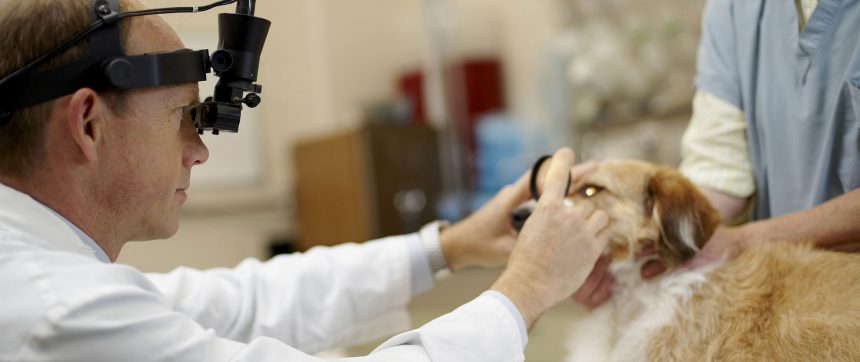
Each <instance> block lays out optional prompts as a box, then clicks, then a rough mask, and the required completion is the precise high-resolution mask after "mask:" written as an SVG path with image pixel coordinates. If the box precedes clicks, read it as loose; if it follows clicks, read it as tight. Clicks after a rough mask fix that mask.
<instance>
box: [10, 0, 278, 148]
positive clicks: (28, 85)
mask: <svg viewBox="0 0 860 362" xmlns="http://www.w3.org/2000/svg"><path fill="white" fill-rule="evenodd" d="M232 3H237V4H236V13H226V14H219V15H218V33H219V41H218V49H217V50H216V51H215V52H213V53H212V55H211V56H210V55H209V51H208V50H196V51H195V50H187V49H184V50H177V51H173V52H167V53H154V54H143V55H132V56H129V55H125V54H124V53H123V51H122V48H121V45H120V29H119V24H118V23H119V21H120V20H122V19H124V18H129V17H135V16H144V15H155V14H171V13H197V12H201V11H207V10H210V9H212V8H215V7H219V6H223V5H228V4H232ZM255 5H256V0H225V1H218V2H214V3H212V4H209V5H206V6H199V7H172V8H161V9H151V10H142V11H132V12H125V13H122V12H120V9H119V0H94V1H93V8H92V18H93V23H92V24H91V25H90V26H89V27H87V28H86V29H84V30H83V31H81V32H80V33H78V34H77V35H75V36H73V37H72V38H70V39H69V40H67V41H66V42H64V43H62V44H60V45H59V46H57V47H56V48H54V49H52V50H51V51H49V52H47V53H45V54H43V55H41V56H40V57H38V58H37V59H35V60H33V61H32V62H30V63H29V64H27V65H26V66H24V67H22V68H20V69H18V70H16V71H14V72H12V73H11V74H9V75H8V76H6V77H5V78H3V79H2V80H0V127H2V126H3V125H4V124H6V123H7V122H9V121H10V120H11V118H12V115H13V114H14V112H15V111H18V110H21V109H24V108H27V107H30V106H34V105H37V104H40V103H43V102H46V101H50V100H52V99H56V98H59V97H62V96H65V95H68V94H71V93H74V92H75V91H76V90H78V89H81V88H92V89H93V90H96V91H107V90H114V89H132V88H143V87H157V86H165V85H175V84H183V83H194V82H200V81H204V80H206V74H207V73H209V72H210V71H213V70H214V73H215V75H216V76H218V77H220V79H219V81H218V84H217V85H216V86H215V92H214V94H213V95H212V96H211V97H207V98H206V100H205V101H204V102H203V103H200V104H197V105H195V106H193V107H191V108H190V109H189V110H188V112H189V115H190V116H191V117H192V119H193V121H194V127H196V128H197V130H198V131H199V132H200V133H203V131H204V130H211V131H212V133H213V134H218V133H219V132H220V131H229V132H238V131H239V121H240V119H241V112H242V106H243V105H245V106H248V107H251V108H253V107H256V106H257V105H259V104H260V102H261V99H260V96H259V95H258V94H257V93H260V92H261V91H262V86H261V85H259V84H255V83H254V82H256V80H257V70H258V68H259V65H260V53H261V52H262V51H263V45H264V43H265V42H266V35H267V34H268V32H269V26H270V25H271V22H269V21H268V20H266V19H262V18H258V17H255V16H254V8H255ZM87 37H89V45H88V48H87V51H86V54H84V56H82V57H81V58H79V59H77V60H75V61H73V62H70V63H66V64H63V65H60V66H57V67H54V68H51V69H48V70H44V71H40V72H34V69H35V68H36V67H37V66H39V65H40V64H43V63H44V62H45V61H47V60H49V59H51V58H53V57H55V56H57V55H58V54H61V53H62V52H64V51H66V50H67V49H69V48H70V47H72V46H73V45H75V44H77V43H78V42H80V41H81V40H83V39H85V38H87ZM245 93H249V94H248V95H247V96H245Z"/></svg>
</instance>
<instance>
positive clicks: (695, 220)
mask: <svg viewBox="0 0 860 362" xmlns="http://www.w3.org/2000/svg"><path fill="white" fill-rule="evenodd" d="M589 186H596V187H597V189H596V190H599V192H597V193H596V194H594V195H592V196H586V194H587V192H585V191H584V190H585V189H587V188H588V187H589ZM573 189H574V190H582V191H577V192H575V193H574V194H573V195H572V196H570V197H569V199H570V200H572V201H573V202H574V203H575V204H576V203H591V204H592V205H593V206H594V207H595V209H598V210H603V211H605V212H606V213H607V214H608V215H609V218H610V221H609V225H608V232H609V235H610V245H609V247H608V250H607V253H608V254H609V255H610V257H611V260H612V261H611V263H610V271H611V272H612V273H613V274H614V276H615V279H616V283H615V286H614V289H613V291H614V295H613V297H612V299H610V301H609V302H607V303H606V304H604V305H603V306H601V307H599V308H598V309H596V310H595V311H594V312H593V313H592V314H590V315H589V316H587V317H585V318H584V319H583V320H581V321H579V322H578V323H577V324H576V325H575V326H574V328H573V333H572V335H571V337H570V340H569V343H568V347H569V350H570V353H571V354H570V356H569V361H640V360H651V361H700V360H705V361H715V360H719V361H763V360H775V361H813V360H828V361H849V360H852V361H856V360H860V340H858V339H860V256H858V255H855V254H845V253H837V252H830V251H824V250H818V249H813V248H812V247H811V246H810V245H809V244H804V243H797V242H788V241H786V242H782V243H770V244H760V245H758V246H755V247H752V248H749V249H747V250H746V251H744V252H743V253H742V254H741V255H740V256H739V257H737V258H736V259H734V260H732V261H728V262H722V261H717V262H714V263H712V264H710V265H705V266H703V267H700V268H698V269H696V270H688V269H686V268H678V267H679V266H680V265H681V264H682V263H683V262H685V261H686V260H688V259H689V258H691V257H692V256H693V255H695V253H696V252H697V251H698V250H699V249H700V248H701V247H702V246H703V245H704V243H705V242H706V241H707V240H708V239H709V238H710V236H711V235H712V234H713V232H714V230H715V229H716V227H717V226H718V224H719V216H718V214H717V212H716V210H714V209H713V207H711V205H710V204H709V203H708V201H707V199H706V198H705V197H704V196H702V195H701V194H700V193H699V192H698V190H697V189H696V187H695V186H693V185H692V184H691V183H690V182H689V181H688V180H686V179H685V178H684V177H683V176H681V174H680V173H678V172H677V171H676V170H674V169H671V168H666V167H658V166H654V165H652V164H648V163H644V162H638V161H605V162H602V163H601V165H600V167H599V168H598V170H597V171H596V172H594V173H592V174H590V175H588V176H586V177H584V178H583V179H582V180H580V181H578V182H577V184H576V185H574V188H573ZM593 190H594V189H592V191H593ZM647 243H654V245H656V246H657V250H658V253H657V255H655V256H654V257H655V258H659V259H660V260H662V261H663V262H664V263H665V264H667V265H668V266H669V271H667V272H666V273H664V274H662V275H661V276H659V277H656V278H654V279H653V280H643V279H642V278H641V277H640V274H639V270H640V267H641V265H642V264H643V263H644V262H646V261H647V260H639V261H636V260H635V258H634V255H635V254H636V253H637V252H638V251H639V250H640V249H641V248H642V247H643V245H645V244H647Z"/></svg>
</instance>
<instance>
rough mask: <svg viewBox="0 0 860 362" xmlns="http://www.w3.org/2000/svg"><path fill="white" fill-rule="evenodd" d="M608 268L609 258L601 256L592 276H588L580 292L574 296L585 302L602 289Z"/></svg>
mask: <svg viewBox="0 0 860 362" xmlns="http://www.w3.org/2000/svg"><path fill="white" fill-rule="evenodd" d="M608 266H609V258H608V257H607V256H605V255H602V256H600V258H598V259H597V263H595V264H594V269H592V270H591V274H590V275H588V278H586V279H585V283H583V284H582V286H581V287H579V290H577V291H576V293H575V294H574V295H576V296H577V298H578V299H583V300H584V299H585V298H588V296H590V295H591V294H592V293H594V291H595V290H597V288H598V287H600V282H601V281H602V280H603V279H604V278H605V276H606V274H607V268H608Z"/></svg>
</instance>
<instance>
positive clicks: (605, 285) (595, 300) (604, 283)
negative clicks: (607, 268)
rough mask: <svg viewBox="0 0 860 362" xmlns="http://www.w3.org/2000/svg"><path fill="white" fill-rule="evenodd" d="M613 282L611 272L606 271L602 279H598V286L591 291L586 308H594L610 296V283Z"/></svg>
mask: <svg viewBox="0 0 860 362" xmlns="http://www.w3.org/2000/svg"><path fill="white" fill-rule="evenodd" d="M614 282H615V278H613V277H612V274H610V273H606V275H605V276H604V278H603V280H601V281H600V284H599V285H598V288H597V289H596V290H595V291H594V292H593V293H591V298H589V301H588V308H589V309H595V308H597V307H599V306H601V305H603V303H605V302H606V301H607V300H609V298H610V297H612V284H613V283H614Z"/></svg>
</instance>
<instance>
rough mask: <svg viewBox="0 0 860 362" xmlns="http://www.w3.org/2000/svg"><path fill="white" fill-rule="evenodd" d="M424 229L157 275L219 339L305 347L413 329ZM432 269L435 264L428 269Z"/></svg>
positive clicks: (175, 303)
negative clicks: (411, 306)
mask: <svg viewBox="0 0 860 362" xmlns="http://www.w3.org/2000/svg"><path fill="white" fill-rule="evenodd" d="M418 237H419V236H418V235H417V234H412V235H404V236H398V237H390V238H386V239H381V240H377V241H372V242H367V243H364V244H360V245H359V244H343V245H340V246H336V247H319V248H313V249H311V250H309V251H308V252H305V253H295V254H288V255H281V256H277V257H275V258H272V259H271V260H269V261H267V262H260V261H258V260H254V259H247V260H245V261H243V262H242V263H240V264H239V265H238V266H237V267H235V268H232V269H227V268H217V269H211V270H205V271H201V270H195V269H190V268H179V269H176V270H174V271H173V272H170V273H168V274H150V275H148V277H149V279H150V280H151V281H152V282H153V283H154V284H155V285H156V286H157V287H158V288H159V290H161V292H162V293H163V294H164V295H165V297H166V298H167V299H168V303H170V305H171V306H172V307H173V308H174V309H175V310H177V311H179V312H181V313H183V314H185V315H187V316H189V317H191V318H192V319H193V320H195V321H196V322H197V323H199V324H200V325H201V326H203V327H204V328H212V329H213V330H214V331H215V332H216V333H217V334H218V336H220V337H224V338H228V339H232V340H236V341H239V342H245V343H247V342H250V341H251V340H253V339H254V338H257V337H261V336H265V337H271V338H275V339H278V340H280V341H283V342H284V343H286V344H288V345H290V346H293V347H295V348H298V349H300V350H302V351H305V352H310V353H313V352H316V351H321V350H324V349H329V348H332V347H336V346H343V345H351V344H356V343H361V342H367V341H371V340H373V339H377V338H381V337H384V336H389V335H392V334H394V333H398V332H401V331H404V330H406V329H408V328H409V317H408V314H407V311H406V309H405V306H406V304H407V303H408V302H409V299H410V297H411V293H410V289H411V288H410V283H411V281H410V274H411V271H410V267H411V265H410V262H409V261H410V258H409V244H410V243H412V242H413V240H411V239H415V238H418ZM427 273H429V270H428V271H427Z"/></svg>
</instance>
